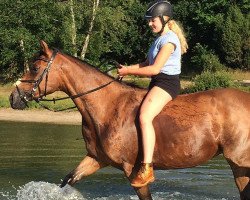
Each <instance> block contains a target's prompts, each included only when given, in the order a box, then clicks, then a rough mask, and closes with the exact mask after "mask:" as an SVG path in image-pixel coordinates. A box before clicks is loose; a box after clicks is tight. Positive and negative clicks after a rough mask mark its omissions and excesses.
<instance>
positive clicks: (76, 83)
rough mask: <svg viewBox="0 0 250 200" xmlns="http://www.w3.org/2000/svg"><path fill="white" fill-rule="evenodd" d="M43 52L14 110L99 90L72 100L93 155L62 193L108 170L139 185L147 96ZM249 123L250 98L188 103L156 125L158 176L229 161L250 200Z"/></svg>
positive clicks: (203, 95)
mask: <svg viewBox="0 0 250 200" xmlns="http://www.w3.org/2000/svg"><path fill="white" fill-rule="evenodd" d="M41 47H42V51H41V53H40V55H39V56H38V57H37V58H35V59H34V61H33V65H32V67H31V68H30V71H29V72H27V73H26V74H25V75H24V77H23V81H22V82H21V83H20V84H19V85H18V87H17V88H16V89H15V90H14V91H13V92H12V94H11V96H10V102H11V105H12V107H13V108H14V109H23V108H24V107H25V102H26V101H31V100H39V99H40V98H42V97H43V96H45V95H46V94H50V93H53V92H55V91H58V90H60V91H64V92H65V93H66V94H68V95H69V96H71V95H76V94H79V93H81V92H83V91H89V90H93V91H92V93H89V94H87V95H82V96H80V97H78V98H75V97H74V98H72V99H73V101H74V103H75V105H76V106H77V108H78V110H79V111H80V113H81V114H82V134H83V138H84V140H85V143H86V148H87V152H88V154H87V155H86V157H85V158H84V159H83V160H82V161H81V162H80V164H79V165H78V166H77V167H76V169H74V170H73V171H71V172H70V173H69V174H68V175H67V176H66V177H65V179H64V181H63V183H62V186H64V185H65V184H67V183H68V184H70V185H73V184H74V183H76V182H77V181H80V180H81V179H83V178H84V177H86V176H88V175H90V174H93V173H94V172H96V171H97V170H99V169H100V168H103V167H106V166H108V165H111V166H113V167H115V168H119V169H121V170H123V171H124V173H125V175H126V177H128V179H129V180H131V178H132V177H133V175H134V174H135V173H136V171H137V170H138V163H139V162H140V160H141V157H142V148H141V140H140V138H141V137H140V132H139V130H140V129H139V128H138V120H137V112H138V109H139V106H140V103H141V101H142V99H143V97H144V96H145V94H146V90H144V89H140V88H137V87H132V86H128V85H126V84H124V83H120V82H118V81H116V80H115V79H113V78H112V77H109V76H107V75H105V74H103V73H102V72H100V71H99V70H97V69H95V68H94V67H93V66H90V65H89V64H87V63H85V62H82V61H80V60H78V59H76V58H74V57H72V56H69V55H65V54H62V53H61V52H57V51H52V50H51V49H49V48H48V46H47V44H46V43H45V42H43V41H42V42H41ZM25 80H26V81H25ZM32 80H36V81H32ZM100 86H101V87H100ZM102 86H103V87H102ZM95 88H98V89H99V90H98V91H96V90H95ZM249 119H250V94H249V93H246V92H242V91H239V90H236V89H218V90H211V91H206V92H199V93H194V94H186V95H180V96H179V97H177V98H176V99H175V100H174V101H171V102H170V103H168V104H167V105H166V106H165V108H164V109H163V110H162V112H161V113H160V114H159V115H158V116H157V117H156V118H155V120H154V127H155V130H156V146H155V151H154V158H153V163H154V168H155V169H178V168H188V167H194V166H197V165H200V164H203V163H205V162H206V161H208V160H209V159H211V158H213V157H214V156H216V155H218V154H220V153H223V155H224V157H225V158H226V160H227V161H228V163H229V164H230V166H231V168H232V171H233V174H234V178H235V181H236V184H237V187H238V189H239V192H240V197H241V199H242V200H250V123H249V122H250V121H249ZM135 190H136V192H137V195H138V196H139V198H140V199H142V200H146V199H152V197H151V194H150V191H149V187H148V186H145V187H142V188H135Z"/></svg>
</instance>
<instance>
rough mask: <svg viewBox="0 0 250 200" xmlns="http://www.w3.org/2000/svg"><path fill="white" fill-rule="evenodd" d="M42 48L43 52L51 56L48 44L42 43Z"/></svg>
mask: <svg viewBox="0 0 250 200" xmlns="http://www.w3.org/2000/svg"><path fill="white" fill-rule="evenodd" d="M40 46H41V48H42V51H43V52H44V53H45V54H46V55H47V56H50V49H49V47H48V45H47V44H46V42H44V41H43V40H41V41H40Z"/></svg>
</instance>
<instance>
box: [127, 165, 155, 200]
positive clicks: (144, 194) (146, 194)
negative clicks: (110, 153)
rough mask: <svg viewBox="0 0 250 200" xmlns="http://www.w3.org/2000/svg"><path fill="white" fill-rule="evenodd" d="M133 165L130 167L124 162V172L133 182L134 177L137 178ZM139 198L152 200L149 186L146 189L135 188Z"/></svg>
mask: <svg viewBox="0 0 250 200" xmlns="http://www.w3.org/2000/svg"><path fill="white" fill-rule="evenodd" d="M133 167H134V166H133V165H130V164H129V163H126V162H124V163H123V171H124V173H125V176H126V177H127V178H128V179H129V181H130V182H131V180H132V177H134V176H135V174H136V173H135V172H134V171H135V170H133ZM133 188H134V190H135V192H136V194H137V196H138V197H139V199H140V200H152V196H151V193H150V190H149V186H148V185H146V186H144V187H140V188H136V187H133Z"/></svg>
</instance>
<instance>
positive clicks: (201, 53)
mask: <svg viewBox="0 0 250 200" xmlns="http://www.w3.org/2000/svg"><path fill="white" fill-rule="evenodd" d="M191 64H192V66H193V67H194V68H195V69H197V70H196V71H198V72H202V71H210V72H216V71H220V70H222V69H223V68H225V67H224V66H223V65H222V64H221V63H220V60H219V58H218V57H217V56H216V54H215V53H214V52H212V51H211V50H208V48H207V47H203V46H202V45H201V44H200V43H197V44H196V46H195V47H194V56H193V57H192V58H191Z"/></svg>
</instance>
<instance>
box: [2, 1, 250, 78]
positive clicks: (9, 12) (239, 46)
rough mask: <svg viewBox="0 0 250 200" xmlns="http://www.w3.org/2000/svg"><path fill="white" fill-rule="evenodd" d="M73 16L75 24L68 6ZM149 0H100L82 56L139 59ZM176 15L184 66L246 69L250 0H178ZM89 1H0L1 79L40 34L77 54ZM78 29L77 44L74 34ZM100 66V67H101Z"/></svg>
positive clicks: (17, 66)
mask: <svg viewBox="0 0 250 200" xmlns="http://www.w3.org/2000/svg"><path fill="white" fill-rule="evenodd" d="M72 2H73V11H74V16H75V27H76V29H75V30H74V29H73V27H74V26H73V20H72V15H71V8H72V7H71V6H72ZM148 3H149V1H139V0H116V1H108V0H103V1H100V5H99V7H98V9H97V16H96V19H95V22H94V28H93V32H92V33H91V35H90V43H89V46H88V49H87V54H86V59H87V60H88V61H90V63H92V64H94V65H99V64H101V63H102V62H104V61H105V60H116V61H118V62H120V63H124V64H132V63H137V62H141V61H143V60H144V59H145V58H146V55H147V51H148V48H149V45H150V44H151V42H152V39H153V38H154V37H155V36H153V35H152V34H151V31H150V29H149V28H148V24H147V22H146V21H145V20H144V19H143V16H144V13H145V9H146V6H147V4H148ZM172 3H173V5H174V12H175V16H174V18H175V19H177V20H178V21H180V22H181V23H182V24H183V27H184V30H185V32H186V35H187V37H188V44H189V51H188V53H187V54H185V55H184V57H183V69H184V70H183V71H186V72H187V73H190V71H195V73H200V72H201V71H203V70H210V71H217V70H220V69H221V68H224V67H223V66H226V67H231V68H240V69H247V70H249V69H250V66H249V63H250V46H249V45H250V28H249V27H250V14H249V9H250V7H249V2H248V1H247V0H240V1H237V2H235V1H234V2H233V1H227V0H216V1H210V0H204V1H188V0H177V1H175V2H172ZM92 7H93V1H91V0H80V1H76V0H72V1H70V0H66V1H54V0H53V1H49V0H41V1H30V0H22V1H20V0H18V1H9V0H1V1H0V9H1V13H0V27H1V31H0V82H2V81H6V80H14V79H16V77H18V76H20V74H22V72H23V71H24V70H25V67H26V65H27V61H28V59H29V58H30V57H31V56H32V55H33V54H34V53H35V52H36V51H38V50H39V40H45V41H46V42H47V43H48V44H49V46H50V47H57V48H59V49H61V50H62V51H64V52H65V53H68V54H71V55H75V53H77V55H78V56H79V55H80V53H81V51H82V47H83V43H84V40H85V38H86V36H87V34H88V29H89V26H90V22H91V18H92ZM74 34H76V44H73V42H72V36H73V35H74ZM105 67H106V68H107V66H104V67H103V69H104V70H105Z"/></svg>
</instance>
